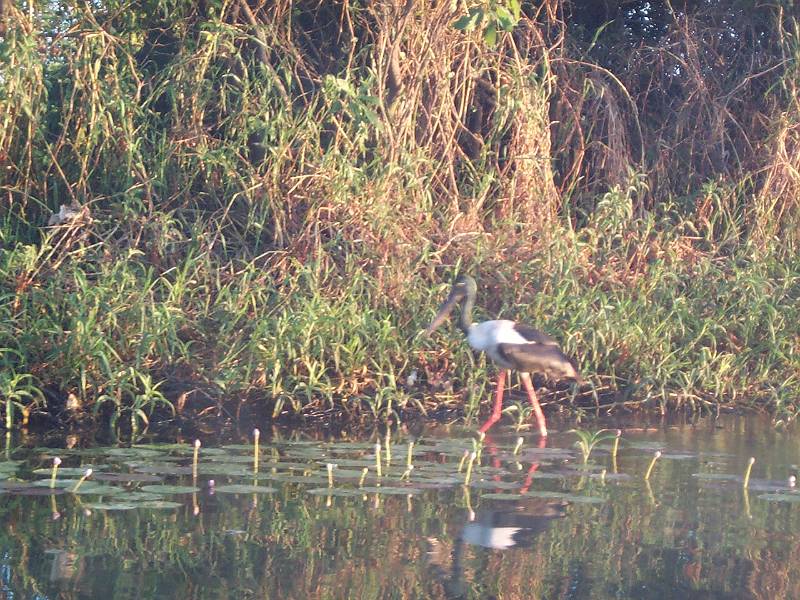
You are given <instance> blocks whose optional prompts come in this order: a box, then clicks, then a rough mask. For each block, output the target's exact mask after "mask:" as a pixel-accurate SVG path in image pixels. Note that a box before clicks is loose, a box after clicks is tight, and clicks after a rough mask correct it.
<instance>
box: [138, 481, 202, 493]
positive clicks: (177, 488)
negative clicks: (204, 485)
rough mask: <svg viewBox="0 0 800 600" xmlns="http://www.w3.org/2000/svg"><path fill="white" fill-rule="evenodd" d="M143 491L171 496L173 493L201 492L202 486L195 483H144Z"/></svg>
mask: <svg viewBox="0 0 800 600" xmlns="http://www.w3.org/2000/svg"><path fill="white" fill-rule="evenodd" d="M142 491H143V492H152V493H154V494H163V495H165V496H169V495H172V494H194V493H195V492H199V491H200V488H198V487H196V486H193V485H166V484H164V485H143V486H142Z"/></svg>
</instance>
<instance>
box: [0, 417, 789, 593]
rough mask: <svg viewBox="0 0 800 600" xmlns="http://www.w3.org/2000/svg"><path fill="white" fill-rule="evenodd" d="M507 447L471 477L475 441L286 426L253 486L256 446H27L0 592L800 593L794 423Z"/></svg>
mask: <svg viewBox="0 0 800 600" xmlns="http://www.w3.org/2000/svg"><path fill="white" fill-rule="evenodd" d="M517 436H518V434H516V433H515V432H513V431H512V430H510V429H508V428H501V427H498V428H497V431H496V432H495V434H494V435H493V436H492V438H491V439H490V438H487V440H486V441H485V444H484V445H483V447H482V448H480V457H479V458H476V460H475V461H474V463H473V466H472V472H471V476H470V477H471V481H470V485H469V486H464V485H463V483H464V480H465V477H466V472H467V469H468V466H467V463H468V462H469V459H465V458H464V452H465V451H466V452H467V453H469V452H470V451H473V450H476V449H477V448H475V447H474V446H473V442H472V436H471V435H470V433H469V432H466V431H463V430H457V429H449V428H443V427H438V428H434V429H432V430H430V431H429V432H427V433H424V434H422V435H418V436H416V437H415V438H413V439H414V441H415V445H414V446H413V448H412V456H411V464H413V465H414V468H413V469H411V470H409V469H408V468H407V464H408V448H409V446H408V442H409V441H411V440H412V438H411V437H408V436H406V435H403V434H402V433H399V432H394V433H393V434H392V439H391V443H390V446H389V448H390V451H391V456H390V457H387V456H386V452H385V441H386V440H385V438H384V437H383V436H381V437H380V438H378V437H377V436H375V437H373V439H369V440H363V441H353V440H333V441H331V440H328V441H324V442H320V441H316V440H313V439H309V436H307V435H306V436H304V435H303V434H302V433H296V434H294V435H292V436H280V435H275V436H273V439H270V440H262V441H261V444H260V453H259V464H258V470H257V472H256V474H255V475H254V464H253V454H254V452H253V447H252V445H248V444H241V445H239V446H233V447H217V448H208V447H205V446H204V447H202V448H201V449H200V451H199V464H198V468H197V471H198V472H197V475H196V478H195V477H194V476H193V474H192V454H193V448H192V446H191V445H190V444H184V445H170V446H167V445H161V446H150V447H148V448H145V449H140V448H132V449H120V448H116V449H108V448H105V449H103V448H97V449H90V450H81V451H78V450H75V449H73V450H71V451H63V450H55V449H42V448H38V449H37V448H34V449H22V448H19V449H15V450H13V451H10V452H7V453H6V456H5V458H6V459H8V458H10V459H12V462H9V461H8V460H6V462H3V463H0V477H2V479H3V481H2V482H0V484H2V486H3V488H2V495H1V496H0V510H1V511H2V520H3V525H4V526H3V528H2V530H0V587H1V588H2V591H0V598H5V599H11V598H15V599H18V600H19V599H29V598H51V599H55V598H98V599H111V598H160V599H161V598H181V599H183V598H237V599H241V598H298V599H299V598H491V597H496V598H506V599H509V598H554V599H555V598H559V599H565V598H575V599H584V598H600V599H603V598H615V599H618V598H703V599H709V598H765V599H766V598H769V599H776V598H800V583H798V582H800V577H799V576H800V562H799V561H798V559H800V502H798V501H800V493H798V492H795V491H793V490H792V489H790V488H789V483H788V477H789V476H790V475H791V474H792V473H794V472H795V469H796V466H795V464H796V463H797V462H800V458H799V456H800V454H799V452H800V441H798V438H797V435H796V434H795V433H793V432H791V431H789V432H786V431H783V432H781V431H774V430H773V429H772V428H771V427H770V425H769V423H768V421H766V420H765V419H760V418H754V417H749V418H742V417H738V418H735V417H730V418H725V419H722V420H718V421H714V420H711V419H708V420H703V421H700V422H698V423H696V424H695V425H682V426H677V427H667V426H661V425H656V426H654V427H650V428H641V427H632V426H630V427H627V428H625V429H624V432H623V437H622V442H621V443H620V446H619V451H618V453H617V456H616V460H614V459H613V458H612V455H611V442H609V441H606V442H604V443H601V444H600V445H599V446H598V447H597V448H595V450H594V451H593V453H592V455H591V456H590V458H589V462H588V464H587V465H586V466H584V465H582V458H581V456H580V453H579V452H578V451H577V449H576V448H575V447H574V442H575V440H576V436H575V435H574V434H572V433H567V432H561V433H556V434H554V435H552V436H551V439H550V440H549V441H548V444H547V447H538V445H537V443H536V437H533V436H529V435H528V434H524V436H525V439H524V443H523V446H522V448H521V450H520V451H519V453H518V454H517V455H515V454H514V446H515V444H516V441H517ZM377 441H380V442H381V443H382V447H381V454H380V459H381V477H380V478H379V477H378V476H377V464H376V460H377V458H376V449H375V442H377ZM657 449H660V450H662V451H663V456H662V457H661V458H660V459H659V460H658V462H657V463H656V464H655V466H654V467H653V470H652V474H651V476H650V479H649V481H645V480H644V473H645V472H646V470H647V468H648V465H649V464H650V462H651V460H652V458H653V455H654V452H655V450H657ZM56 455H58V456H59V457H61V458H62V459H63V462H62V464H61V468H60V470H59V473H58V474H57V476H56V480H55V482H56V483H55V485H56V487H55V488H50V487H49V481H50V476H51V465H52V462H53V460H52V459H53V457H54V456H56ZM750 456H754V457H756V462H755V465H754V466H753V469H752V475H751V478H750V482H749V489H748V490H744V488H743V485H742V477H743V474H744V471H745V469H746V466H747V462H748V459H749V457H750ZM16 461H19V462H16ZM328 463H331V464H335V465H336V468H335V469H333V472H332V475H333V487H332V488H331V487H330V480H329V478H328V469H327V464H328ZM87 466H92V467H93V469H94V473H95V475H96V477H94V476H93V477H92V478H91V479H89V480H87V481H86V482H85V483H83V484H81V486H80V487H78V490H77V491H78V493H72V490H73V489H74V488H75V485H76V481H75V480H77V478H78V477H79V476H80V474H81V473H82V472H83V470H84V469H85V468H86V467H87ZM459 466H461V471H460V472H459ZM364 468H367V469H368V473H367V475H366V477H365V478H364V480H363V481H360V479H361V478H362V477H363V470H364ZM109 474H110V475H109ZM212 479H213V480H214V484H213V485H210V480H212ZM37 480H38V481H39V484H38V485H37V486H30V485H27V484H26V483H23V482H32V481H33V482H35V481H37ZM66 480H71V481H66ZM230 484H236V485H240V486H251V487H245V488H241V487H239V488H231V487H228V486H229V485H230ZM163 486H167V487H163ZM169 486H181V487H178V488H173V487H169ZM195 486H196V488H197V491H193V490H192V488H193V487H195ZM252 486H255V487H252ZM57 492H63V493H57Z"/></svg>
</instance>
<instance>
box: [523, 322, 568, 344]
mask: <svg viewBox="0 0 800 600" xmlns="http://www.w3.org/2000/svg"><path fill="white" fill-rule="evenodd" d="M514 331H516V332H517V333H518V334H520V335H521V336H522V337H524V338H525V339H526V340H528V341H529V342H531V343H533V344H544V345H545V346H558V342H557V341H555V340H554V339H553V338H551V337H550V336H549V335H547V334H546V333H542V332H541V331H539V330H538V329H534V328H533V327H529V326H528V325H523V324H522V323H514Z"/></svg>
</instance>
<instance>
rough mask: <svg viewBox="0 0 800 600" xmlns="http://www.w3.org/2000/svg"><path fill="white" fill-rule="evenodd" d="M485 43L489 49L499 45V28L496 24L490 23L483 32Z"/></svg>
mask: <svg viewBox="0 0 800 600" xmlns="http://www.w3.org/2000/svg"><path fill="white" fill-rule="evenodd" d="M483 41H484V42H486V45H487V46H489V47H494V46H495V44H497V26H496V25H495V24H494V23H489V24H488V25H487V26H486V29H485V30H484V31H483Z"/></svg>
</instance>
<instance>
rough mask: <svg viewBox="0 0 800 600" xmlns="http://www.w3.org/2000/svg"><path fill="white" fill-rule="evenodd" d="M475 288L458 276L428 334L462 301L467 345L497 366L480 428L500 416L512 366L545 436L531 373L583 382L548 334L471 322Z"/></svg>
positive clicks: (503, 323) (462, 326) (495, 323)
mask: <svg viewBox="0 0 800 600" xmlns="http://www.w3.org/2000/svg"><path fill="white" fill-rule="evenodd" d="M477 291H478V286H477V284H476V283H475V280H474V279H473V278H472V277H470V276H469V275H462V276H461V277H459V278H458V279H457V280H456V282H455V283H454V284H453V289H452V290H451V291H450V295H449V296H448V297H447V300H445V302H444V304H442V306H441V308H440V309H439V312H438V313H437V314H436V316H435V317H434V319H433V321H431V324H430V326H429V327H428V329H427V331H426V332H427V334H429V335H430V334H431V333H432V332H433V331H434V330H435V329H436V328H437V327H439V325H441V324H442V323H444V321H445V319H447V317H448V315H449V314H450V312H451V311H452V310H453V308H454V307H455V306H456V304H458V303H461V318H460V320H459V322H458V326H459V328H460V329H461V330H462V331H463V332H464V333H465V334H466V336H467V341H468V342H469V345H470V346H472V348H474V349H475V350H478V351H481V352H486V354H488V355H489V358H491V359H492V360H493V361H494V362H495V363H496V364H497V365H498V366H499V367H500V373H499V374H498V376H497V391H496V393H495V399H494V409H493V410H492V414H491V416H490V417H489V419H488V420H487V421H486V423H484V424H483V425H482V426H481V428H480V431H481V432H483V433H485V432H486V431H488V430H489V428H490V427H491V426H492V425H494V424H495V423H496V422H497V421H498V420H499V419H500V412H501V409H502V404H503V388H504V386H505V373H506V369H513V370H514V371H517V372H518V373H519V375H520V378H521V379H522V384H523V385H524V386H525V391H526V392H527V393H528V398H529V399H530V401H531V406H532V407H533V412H534V414H535V415H536V421H537V423H538V425H539V432H540V433H541V434H542V436H543V437H544V436H547V424H546V423H545V419H544V413H542V408H541V406H539V400H538V399H537V398H536V392H535V391H534V390H533V384H532V383H531V375H530V374H531V373H541V374H542V375H544V376H546V377H547V378H548V379H553V380H560V379H574V380H575V381H576V382H578V383H582V382H583V379H582V378H581V376H580V373H578V369H577V368H576V367H575V365H574V364H573V362H572V361H571V360H570V358H569V357H568V356H567V355H566V354H564V353H563V352H562V351H561V348H559V347H558V342H556V341H555V340H554V339H553V338H551V337H550V336H549V335H546V334H544V333H542V332H541V331H539V330H537V329H534V328H533V327H528V326H527V325H522V324H520V323H517V322H516V321H509V320H506V319H499V320H494V321H484V322H483V323H473V322H472V308H473V306H474V305H475V296H476V294H477Z"/></svg>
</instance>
